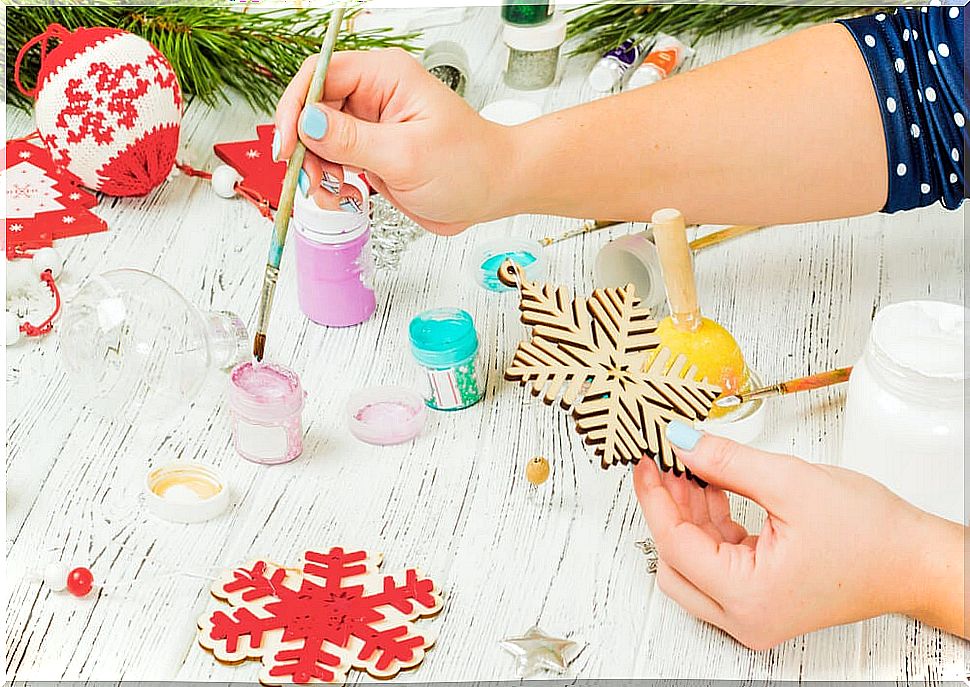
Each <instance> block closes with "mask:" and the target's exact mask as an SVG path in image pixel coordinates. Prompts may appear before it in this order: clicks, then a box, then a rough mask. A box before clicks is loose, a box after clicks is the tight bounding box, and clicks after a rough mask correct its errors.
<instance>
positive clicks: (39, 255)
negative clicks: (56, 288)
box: [30, 247, 64, 279]
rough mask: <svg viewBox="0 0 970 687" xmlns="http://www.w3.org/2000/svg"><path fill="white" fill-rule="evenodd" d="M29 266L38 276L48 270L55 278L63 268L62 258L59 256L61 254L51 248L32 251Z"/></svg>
mask: <svg viewBox="0 0 970 687" xmlns="http://www.w3.org/2000/svg"><path fill="white" fill-rule="evenodd" d="M30 266H31V267H32V268H33V270H34V274H36V275H37V276H38V277H39V276H40V275H42V274H43V273H44V272H46V271H47V270H50V272H51V274H52V275H53V277H54V279H57V278H58V277H59V276H61V270H62V269H64V260H63V259H62V258H61V254H60V253H58V252H57V251H56V250H54V249H53V248H49V247H48V248H41V249H40V250H39V251H37V252H36V253H34V257H33V259H32V260H31V261H30Z"/></svg>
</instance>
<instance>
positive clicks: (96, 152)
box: [18, 25, 182, 196]
mask: <svg viewBox="0 0 970 687" xmlns="http://www.w3.org/2000/svg"><path fill="white" fill-rule="evenodd" d="M38 38H39V39H40V41H38ZM38 38H35V39H33V40H32V41H31V42H30V43H28V44H27V45H25V46H24V50H26V49H28V48H29V47H30V46H31V45H32V44H33V43H34V42H35V41H38V42H42V47H41V50H42V54H41V66H40V72H39V73H38V75H37V85H36V87H35V88H34V89H33V90H34V93H35V94H36V98H37V99H36V102H35V104H34V117H35V121H36V125H37V130H38V132H39V133H40V135H41V137H42V138H43V140H44V142H45V143H46V144H47V147H48V149H49V150H50V152H51V155H52V156H53V157H54V160H55V162H57V163H59V164H61V165H62V166H64V167H66V168H67V170H68V171H70V172H72V173H73V174H75V175H76V176H77V177H79V178H80V179H81V181H82V182H83V183H84V185H85V186H87V187H89V188H92V189H94V190H97V191H103V192H104V193H107V194H109V195H113V196H140V195H144V194H146V193H148V192H149V191H151V190H152V189H153V188H155V187H156V186H158V185H159V184H160V183H161V182H162V181H164V180H165V178H166V177H167V176H168V174H169V172H171V171H172V166H173V164H174V163H175V153H176V150H177V148H178V139H179V126H180V122H181V119H182V95H181V92H180V90H179V85H178V79H177V78H176V76H175V72H174V71H173V70H172V66H171V64H169V62H168V60H167V59H165V57H164V56H163V55H162V54H161V53H160V52H159V51H158V50H157V49H156V48H155V46H153V45H152V44H151V43H149V42H148V41H146V40H145V39H143V38H140V37H138V36H135V35H134V34H131V33H128V32H127V31H122V30H120V29H112V28H106V27H98V28H90V29H78V30H76V31H73V32H70V31H68V30H67V29H65V28H63V27H61V26H58V25H52V26H51V27H49V28H48V29H47V31H46V32H45V33H44V34H43V35H42V36H41V37H38ZM51 38H59V39H60V41H61V42H60V45H58V46H57V47H56V48H55V49H54V50H52V51H50V52H49V53H48V52H47V51H46V44H47V43H46V42H47V40H49V39H51ZM22 52H23V51H22ZM18 62H19V60H18Z"/></svg>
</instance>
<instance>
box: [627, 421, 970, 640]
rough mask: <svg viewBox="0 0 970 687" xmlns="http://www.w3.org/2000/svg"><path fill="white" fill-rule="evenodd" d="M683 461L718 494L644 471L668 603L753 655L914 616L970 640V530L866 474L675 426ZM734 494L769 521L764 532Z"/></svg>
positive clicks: (640, 484) (639, 481)
mask: <svg viewBox="0 0 970 687" xmlns="http://www.w3.org/2000/svg"><path fill="white" fill-rule="evenodd" d="M667 436H668V438H669V439H670V440H671V442H672V443H673V444H674V445H675V446H676V447H679V448H677V449H676V451H677V455H678V456H679V457H680V458H681V460H682V461H683V462H684V464H685V465H687V466H688V467H689V468H690V469H691V470H692V471H693V472H694V473H695V474H697V475H698V476H699V477H701V478H702V479H704V480H706V481H707V482H708V483H709V485H710V486H708V487H707V488H706V489H701V488H700V487H699V486H697V484H695V483H693V482H689V481H687V480H686V479H684V478H681V477H675V476H674V475H673V474H672V473H666V472H665V473H661V472H660V471H659V470H658V468H657V466H656V464H655V463H654V462H653V461H650V460H642V461H640V463H639V464H638V465H637V468H636V470H635V473H634V485H635V488H636V493H637V498H638V499H639V501H640V505H641V507H642V509H643V513H644V516H645V518H646V520H647V524H648V525H649V527H650V531H651V533H652V535H653V538H654V542H655V544H656V547H657V553H658V555H659V558H660V561H659V567H658V569H657V584H658V585H659V587H660V589H661V590H662V591H663V592H664V593H666V594H667V595H668V596H669V597H671V598H672V599H673V600H675V601H676V602H677V603H679V604H680V605H681V606H683V607H684V608H686V609H687V610H688V611H690V612H691V613H693V614H694V615H696V616H697V617H699V618H701V619H703V620H706V621H707V622H710V623H712V624H714V625H716V626H718V627H720V628H722V629H723V630H725V631H726V632H728V633H729V634H730V635H732V636H733V637H735V638H736V639H737V640H738V641H740V642H741V643H742V644H745V645H746V646H748V647H751V648H753V649H765V648H768V647H771V646H774V645H776V644H778V643H780V642H782V641H784V640H786V639H788V638H790V637H793V636H795V635H800V634H803V633H806V632H810V631H812V630H816V629H819V628H822V627H827V626H830V625H838V624H842V623H849V622H853V621H857V620H862V619H864V618H869V617H872V616H876V615H880V614H883V613H905V614H907V615H911V616H915V617H917V618H919V619H921V620H923V621H925V622H927V623H929V624H932V625H935V626H937V627H941V628H943V629H945V630H947V631H949V632H952V633H954V634H958V635H960V636H963V637H967V634H968V632H967V627H966V624H965V623H966V620H965V616H964V604H965V600H964V595H963V573H964V562H963V540H964V538H965V537H966V536H967V530H966V528H963V527H961V526H960V525H957V524H955V523H951V522H948V521H946V520H943V519H941V518H937V517H934V516H932V515H929V514H927V513H924V512H923V511H920V510H918V509H917V508H915V507H913V506H911V505H910V504H908V503H907V502H905V501H903V500H902V499H900V498H899V497H898V496H896V495H895V494H893V493H892V492H890V491H889V490H888V489H886V488H885V487H883V486H882V485H880V484H878V483H877V482H875V481H874V480H871V479H869V478H868V477H865V476H863V475H861V474H859V473H856V472H852V471H850V470H845V469H842V468H837V467H830V466H825V465H815V464H811V463H807V462H805V461H802V460H800V459H798V458H795V457H792V456H787V455H779V454H774V453H766V452H764V451H758V450H755V449H752V448H749V447H747V446H742V445H740V444H736V443H734V442H731V441H727V440H725V439H720V438H717V437H713V436H709V435H702V434H700V433H699V432H696V431H695V430H694V429H693V428H691V427H689V426H687V425H685V424H682V423H679V422H673V423H671V424H670V426H669V427H668V431H667ZM722 489H727V490H730V491H733V492H735V493H738V494H741V495H742V496H745V497H746V498H749V499H751V500H752V501H755V502H756V503H758V504H759V505H760V506H762V507H763V508H764V509H765V510H766V511H767V518H766V520H765V524H764V527H763V528H762V530H761V532H760V533H759V534H750V533H748V532H747V531H746V530H745V529H744V528H743V527H741V526H740V525H739V524H738V523H736V522H735V521H734V520H732V518H731V511H730V507H729V505H728V499H727V495H726V494H725V493H724V491H722Z"/></svg>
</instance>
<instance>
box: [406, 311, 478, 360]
mask: <svg viewBox="0 0 970 687" xmlns="http://www.w3.org/2000/svg"><path fill="white" fill-rule="evenodd" d="M408 335H409V337H410V339H411V352H412V353H413V354H414V357H415V358H416V359H417V361H418V362H419V363H421V364H422V365H426V366H428V367H436V368H446V367H450V366H452V365H457V364H458V363H461V362H463V361H465V360H467V359H468V358H470V357H472V356H473V355H475V353H476V352H477V351H478V334H477V333H476V332H475V322H474V321H473V320H472V316H471V315H469V314H468V313H467V312H465V311H464V310H461V309H459V308H437V309H435V310H426V311H425V312H423V313H421V314H420V315H418V316H417V317H415V318H414V319H413V320H411V324H410V326H409V327H408Z"/></svg>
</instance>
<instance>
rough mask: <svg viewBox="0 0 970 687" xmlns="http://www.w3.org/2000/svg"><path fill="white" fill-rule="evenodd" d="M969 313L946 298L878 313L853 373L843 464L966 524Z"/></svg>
mask: <svg viewBox="0 0 970 687" xmlns="http://www.w3.org/2000/svg"><path fill="white" fill-rule="evenodd" d="M967 314H968V310H967V309H966V308H964V307H962V306H959V305H952V304H949V303H941V302H938V301H907V302H903V303H896V304H893V305H889V306H887V307H885V308H883V309H882V310H880V311H879V313H877V315H876V318H875V320H873V323H872V329H871V331H870V333H869V341H868V343H867V345H866V349H865V352H864V353H863V355H862V359H861V360H859V362H858V363H857V364H856V366H855V367H854V368H853V370H852V376H851V377H850V379H849V389H848V396H847V400H846V408H845V428H844V432H843V440H842V465H843V467H847V468H850V469H853V470H857V471H859V472H862V473H864V474H866V475H869V476H870V477H872V478H874V479H876V480H878V481H879V482H882V483H883V484H884V485H886V486H887V487H889V489H891V490H892V491H894V492H895V493H897V494H898V495H899V496H901V497H903V498H904V499H906V500H907V501H909V502H910V503H912V504H913V505H915V506H918V507H919V508H921V509H923V510H925V511H928V512H930V513H934V514H935V515H939V516H941V517H944V518H947V519H949V520H954V521H956V522H959V523H962V524H966V523H967V513H966V512H965V494H964V477H965V465H964V463H965V457H964V422H965V418H964V410H965V403H966V398H967V392H966V382H967V374H966V367H965V365H964V353H965V350H964V329H965V325H966V320H967Z"/></svg>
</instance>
